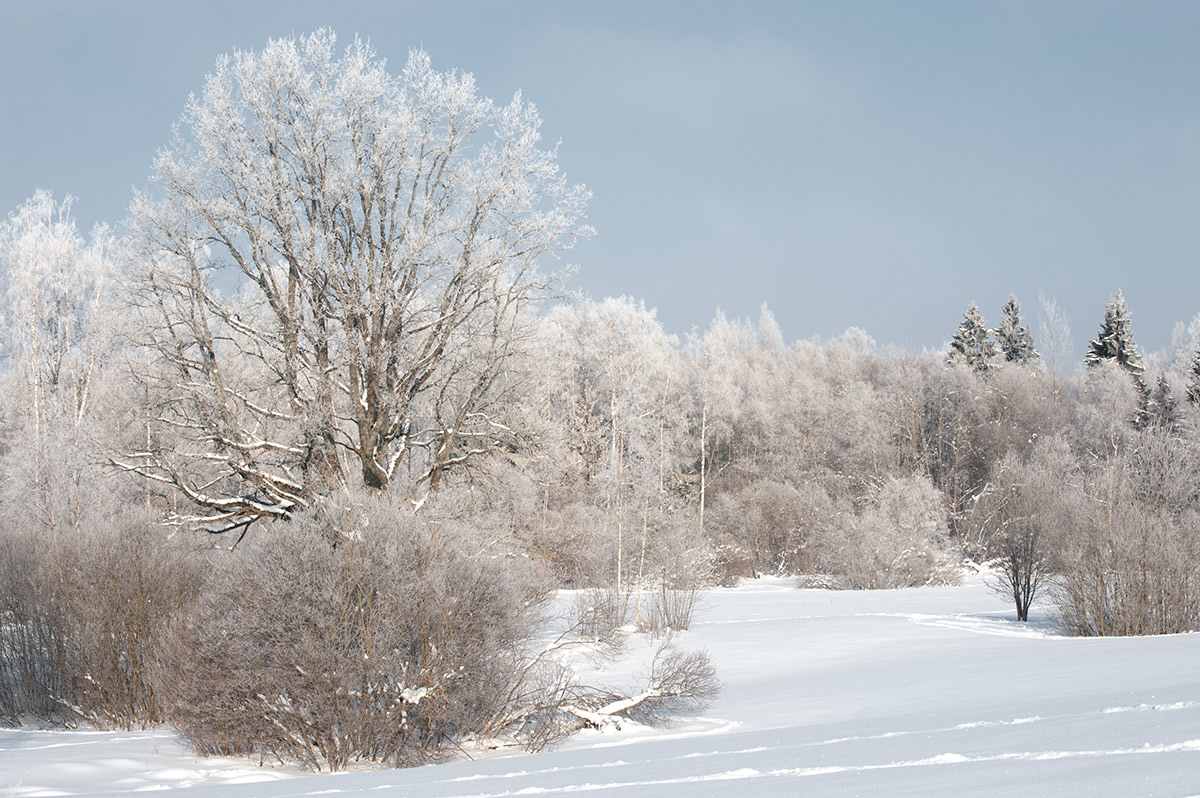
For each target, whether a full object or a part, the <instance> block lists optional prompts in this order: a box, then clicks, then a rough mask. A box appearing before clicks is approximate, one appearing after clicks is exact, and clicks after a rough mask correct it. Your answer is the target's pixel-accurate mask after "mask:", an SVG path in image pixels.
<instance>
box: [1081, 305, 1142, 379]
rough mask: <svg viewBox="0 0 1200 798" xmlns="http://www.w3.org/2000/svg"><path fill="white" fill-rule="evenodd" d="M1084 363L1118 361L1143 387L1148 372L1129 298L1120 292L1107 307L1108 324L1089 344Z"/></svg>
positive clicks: (1105, 316)
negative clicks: (1134, 333) (1138, 342)
mask: <svg viewBox="0 0 1200 798" xmlns="http://www.w3.org/2000/svg"><path fill="white" fill-rule="evenodd" d="M1083 360H1084V362H1085V363H1086V364H1087V365H1089V366H1094V365H1097V364H1098V363H1101V362H1103V361H1105V360H1113V361H1116V362H1117V364H1119V365H1120V366H1121V368H1123V369H1125V371H1127V372H1129V373H1130V374H1131V375H1133V377H1134V379H1135V380H1136V381H1138V382H1139V384H1140V383H1141V381H1142V373H1143V372H1144V371H1145V369H1144V367H1143V366H1142V356H1141V355H1140V354H1139V353H1138V349H1137V344H1135V343H1134V342H1133V327H1132V325H1131V324H1130V319H1129V309H1128V308H1127V307H1126V306H1125V297H1124V296H1122V295H1121V292H1120V291H1117V293H1116V294H1115V295H1114V296H1113V298H1112V299H1110V300H1109V301H1108V304H1107V305H1106V306H1105V307H1104V323H1103V324H1102V325H1101V326H1100V333H1099V334H1098V335H1097V336H1096V337H1095V338H1094V339H1093V340H1092V341H1091V343H1089V344H1088V351H1087V354H1086V355H1085V356H1084V358H1083Z"/></svg>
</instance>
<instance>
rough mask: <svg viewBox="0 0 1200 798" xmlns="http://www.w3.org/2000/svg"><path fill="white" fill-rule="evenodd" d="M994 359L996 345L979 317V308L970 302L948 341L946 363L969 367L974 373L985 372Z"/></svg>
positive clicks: (981, 317)
mask: <svg viewBox="0 0 1200 798" xmlns="http://www.w3.org/2000/svg"><path fill="white" fill-rule="evenodd" d="M995 357H996V345H995V344H994V343H993V342H992V339H991V334H990V333H989V332H988V328H987V326H986V325H985V324H984V322H983V316H981V315H979V308H977V307H975V303H974V302H972V303H971V306H970V307H969V308H967V312H966V314H965V315H964V316H963V320H962V323H961V324H959V325H958V331H957V332H955V333H954V337H953V338H952V339H950V352H949V354H948V355H947V356H946V362H947V363H950V364H960V365H964V366H970V367H971V368H973V369H975V370H976V371H981V372H982V371H987V370H988V369H990V368H991V367H992V365H993V363H992V361H993V360H995Z"/></svg>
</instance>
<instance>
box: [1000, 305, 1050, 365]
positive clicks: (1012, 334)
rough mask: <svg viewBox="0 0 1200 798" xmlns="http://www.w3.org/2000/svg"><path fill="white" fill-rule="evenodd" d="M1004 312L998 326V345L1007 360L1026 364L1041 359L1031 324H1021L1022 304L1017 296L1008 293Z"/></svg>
mask: <svg viewBox="0 0 1200 798" xmlns="http://www.w3.org/2000/svg"><path fill="white" fill-rule="evenodd" d="M1002 312H1003V314H1004V318H1002V319H1001V320H1000V326H999V327H997V328H996V345H997V347H998V348H999V350H1000V354H1001V355H1003V356H1004V360H1005V362H1008V363H1019V364H1022V365H1024V364H1027V363H1032V362H1034V361H1036V360H1040V359H1041V356H1040V355H1038V351H1037V350H1036V349H1034V348H1033V334H1032V333H1030V332H1029V326H1028V325H1022V324H1021V306H1020V305H1018V304H1017V298H1016V297H1015V296H1013V295H1012V294H1009V295H1008V302H1006V303H1005V304H1004V310H1003V311H1002Z"/></svg>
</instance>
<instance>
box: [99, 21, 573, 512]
mask: <svg viewBox="0 0 1200 798" xmlns="http://www.w3.org/2000/svg"><path fill="white" fill-rule="evenodd" d="M540 124H541V120H540V118H539V117H538V114H537V111H536V109H535V108H534V107H533V106H532V105H531V104H529V103H527V102H525V101H524V100H522V98H521V96H520V94H519V93H518V94H517V95H516V96H514V98H513V100H512V102H510V103H508V104H507V105H496V104H493V103H492V101H491V100H489V99H487V98H484V97H481V96H480V95H479V93H478V92H477V90H476V86H475V82H474V79H473V78H472V77H471V76H470V75H469V74H463V73H456V72H453V71H451V72H438V71H436V70H434V69H433V67H432V65H431V63H430V59H429V56H428V55H426V54H425V53H424V52H419V51H418V52H413V53H411V54H410V55H409V58H408V61H407V63H406V64H405V65H404V68H403V70H402V71H401V72H400V74H399V75H392V74H390V73H389V72H388V71H387V70H386V69H385V65H384V62H383V61H382V60H381V59H379V58H378V57H377V56H376V55H375V53H374V51H373V50H372V48H371V47H370V46H369V45H367V44H365V43H364V42H362V41H359V40H355V41H354V42H353V43H351V44H350V46H349V47H347V48H346V49H345V51H344V52H342V53H340V54H339V52H338V50H337V48H336V47H335V37H334V35H333V34H332V33H330V32H328V31H320V32H317V33H315V34H312V35H309V36H306V37H302V38H287V39H279V40H273V41H270V42H268V43H267V45H266V47H265V48H264V49H263V50H262V52H261V53H259V52H235V53H234V54H233V55H232V56H224V57H222V58H220V59H219V60H218V61H217V66H216V71H215V72H214V73H213V74H211V75H209V76H208V78H207V80H206V81H205V85H204V89H203V91H202V92H201V94H200V95H199V96H197V97H193V98H191V99H190V100H189V102H188V104H187V108H186V110H185V112H184V114H183V117H182V119H181V123H180V125H179V127H178V128H177V132H176V136H175V139H174V140H173V142H172V143H171V145H170V146H169V147H167V148H166V149H164V150H163V151H162V152H161V153H160V154H159V156H158V157H157V158H156V159H155V162H154V169H153V175H152V182H153V184H154V186H155V187H154V189H153V190H151V191H150V192H149V193H146V194H140V195H138V196H137V197H136V199H135V202H134V204H133V208H132V218H131V229H132V243H133V252H132V256H133V263H134V271H135V276H134V279H133V292H132V294H133V300H132V301H133V304H134V306H135V308H136V310H137V312H138V321H139V323H140V325H141V329H140V330H139V332H138V335H139V336H140V338H141V341H142V342H143V343H144V345H145V348H146V349H147V351H148V353H149V355H150V357H151V358H152V360H153V361H154V365H155V368H154V370H153V372H152V374H151V376H150V377H149V379H148V380H147V386H146V387H147V392H148V394H149V396H150V399H151V402H152V405H153V406H152V408H151V414H150V415H151V417H152V418H153V419H154V420H155V421H154V428H153V430H152V435H151V441H150V445H149V446H148V447H147V448H146V450H145V451H141V452H131V453H129V454H128V455H127V456H126V457H124V458H122V459H121V461H120V464H121V465H122V466H124V467H125V468H127V469H130V470H135V471H137V472H139V473H141V474H143V475H144V476H146V477H148V478H150V479H154V480H159V481H161V482H165V483H167V484H169V485H173V486H174V487H175V488H177V489H178V490H180V491H181V492H182V493H183V494H185V495H186V497H187V498H189V499H190V500H191V501H192V502H193V503H194V504H195V505H197V506H198V507H199V508H200V511H199V512H198V513H197V514H196V516H195V517H194V518H193V519H192V520H194V521H198V522H200V524H201V525H202V526H203V527H204V528H206V529H208V530H210V531H213V532H221V531H227V530H229V529H235V528H239V527H243V528H244V527H245V525H247V524H248V523H250V522H252V521H253V520H255V519H257V518H260V517H263V516H268V517H276V518H280V517H290V516H291V515H292V514H293V513H294V512H295V511H297V510H298V509H300V508H303V507H306V506H309V505H310V504H311V503H312V499H313V497H314V496H315V495H319V494H322V493H324V492H327V491H329V490H333V489H335V488H337V487H338V486H339V485H344V484H354V483H358V484H362V485H365V486H367V487H368V488H372V489H382V488H384V487H387V486H389V485H393V484H395V483H399V484H401V485H402V488H401V489H402V490H405V491H408V492H409V493H410V494H412V495H413V497H414V498H417V496H418V495H423V494H424V492H425V491H427V490H429V489H431V488H432V487H435V486H436V485H437V483H438V482H439V480H440V479H441V478H442V477H443V475H444V474H446V473H447V472H448V471H449V470H451V469H455V468H457V467H459V466H463V465H464V464H466V463H468V462H469V461H471V460H472V459H473V458H475V457H476V456H477V455H480V454H482V453H485V452H488V451H489V450H492V449H493V448H495V447H496V446H497V445H498V444H499V443H501V442H503V441H510V440H511V436H512V430H511V429H510V427H509V426H508V424H507V423H506V401H505V394H504V391H505V388H506V380H507V379H508V376H509V375H508V373H507V371H506V363H507V362H508V361H509V358H510V355H511V354H512V353H513V352H514V350H515V349H516V348H517V347H518V346H519V342H520V341H521V340H522V339H523V337H524V336H525V334H526V332H527V320H526V314H525V313H524V312H523V311H524V310H525V309H526V307H527V306H528V305H529V304H530V303H531V302H533V301H534V300H537V299H539V298H540V297H542V296H543V295H544V292H545V289H546V287H547V284H548V282H549V278H548V277H547V276H546V274H545V273H544V272H543V271H542V270H541V269H540V268H539V267H540V265H541V264H543V263H544V262H545V261H546V260H547V259H548V258H550V257H554V256H555V255H556V254H557V253H560V252H562V251H563V250H566V249H569V248H570V247H571V246H572V245H573V244H574V242H575V241H576V240H577V239H579V238H580V237H581V236H584V235H587V234H588V233H589V232H590V230H589V229H588V228H587V227H586V226H583V225H581V224H580V223H579V219H580V218H581V216H582V214H583V210H584V206H585V204H586V201H587V199H588V192H587V191H586V190H585V189H584V188H583V187H581V186H573V185H571V184H569V183H567V181H566V180H565V178H564V176H563V174H562V173H561V172H560V170H559V168H558V165H557V163H556V152H555V150H554V149H546V148H543V147H541V146H540V145H539V139H540V134H539V127H540Z"/></svg>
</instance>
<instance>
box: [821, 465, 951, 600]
mask: <svg viewBox="0 0 1200 798" xmlns="http://www.w3.org/2000/svg"><path fill="white" fill-rule="evenodd" d="M946 536H947V530H946V511H945V506H944V504H943V499H942V495H941V493H940V492H939V491H938V490H937V488H935V487H934V486H933V484H932V483H931V482H930V481H929V479H928V478H926V477H923V476H913V477H889V478H888V479H887V480H886V481H885V482H884V483H883V485H881V486H880V487H879V488H878V489H877V490H876V491H875V492H874V495H873V496H872V497H871V498H870V503H869V504H868V505H867V507H866V508H865V509H864V510H863V511H862V513H861V514H859V515H858V516H851V517H849V518H846V519H845V521H844V523H843V524H842V525H841V527H840V529H838V530H837V531H834V532H832V533H831V534H829V535H828V536H827V537H826V538H824V539H823V540H822V541H821V542H820V548H821V563H822V565H823V567H824V568H825V570H828V571H831V572H833V573H835V574H838V575H839V576H841V577H842V578H843V579H844V580H845V582H846V584H847V586H849V587H851V588H856V589H878V588H897V587H915V586H919V585H928V584H940V583H946V582H950V581H953V580H954V579H955V574H954V569H953V564H954V562H955V557H954V552H953V548H952V547H951V546H950V545H949V543H948V541H947V538H946Z"/></svg>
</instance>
